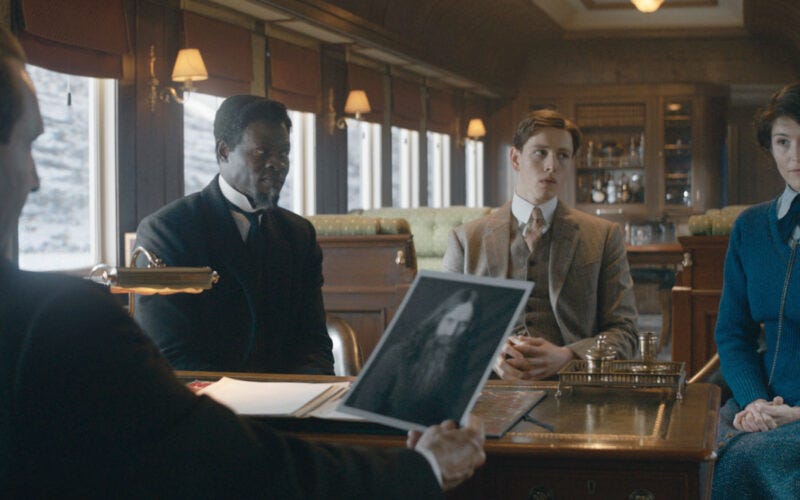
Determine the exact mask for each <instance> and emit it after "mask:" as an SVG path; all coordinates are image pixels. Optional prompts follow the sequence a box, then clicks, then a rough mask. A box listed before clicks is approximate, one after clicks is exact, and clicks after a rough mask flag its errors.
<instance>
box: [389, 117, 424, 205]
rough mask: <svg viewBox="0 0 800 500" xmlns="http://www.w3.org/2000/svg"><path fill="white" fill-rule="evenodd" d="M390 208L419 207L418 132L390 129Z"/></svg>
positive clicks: (398, 128)
mask: <svg viewBox="0 0 800 500" xmlns="http://www.w3.org/2000/svg"><path fill="white" fill-rule="evenodd" d="M392 206H393V207H402V208H411V207H418V206H419V132H417V131H416V130H409V129H405V128H400V127H392Z"/></svg>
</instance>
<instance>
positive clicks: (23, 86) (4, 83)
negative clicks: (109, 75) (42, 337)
mask: <svg viewBox="0 0 800 500" xmlns="http://www.w3.org/2000/svg"><path fill="white" fill-rule="evenodd" d="M0 96H2V98H0V257H1V256H3V255H4V254H5V255H6V256H8V255H11V252H10V248H11V247H10V243H11V241H12V238H13V235H14V234H15V232H16V229H17V222H18V220H19V214H20V213H21V212H22V207H23V205H24V204H25V199H26V198H27V196H28V193H30V192H31V191H36V190H37V189H38V188H39V177H38V176H37V175H36V164H35V163H34V161H33V155H32V153H31V149H32V147H33V141H35V140H36V138H37V137H38V136H39V135H40V134H41V133H42V117H41V115H40V114H39V103H38V102H37V100H36V94H35V90H34V88H33V82H32V81H31V79H30V76H28V73H27V72H26V71H25V53H24V52H22V48H21V47H20V46H19V43H18V42H17V40H15V39H14V36H13V35H12V34H11V33H10V32H9V31H8V30H7V29H6V28H5V27H3V26H0Z"/></svg>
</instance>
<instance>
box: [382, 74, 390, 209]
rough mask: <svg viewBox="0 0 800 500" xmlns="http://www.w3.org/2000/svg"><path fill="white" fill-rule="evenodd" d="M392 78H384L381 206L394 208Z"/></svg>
mask: <svg viewBox="0 0 800 500" xmlns="http://www.w3.org/2000/svg"><path fill="white" fill-rule="evenodd" d="M391 97H392V78H391V77H390V76H389V74H388V71H387V72H386V74H385V75H384V76H383V102H384V106H383V124H382V126H381V206H383V207H391V206H392V98H391Z"/></svg>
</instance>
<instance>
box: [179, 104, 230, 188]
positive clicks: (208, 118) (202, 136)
mask: <svg viewBox="0 0 800 500" xmlns="http://www.w3.org/2000/svg"><path fill="white" fill-rule="evenodd" d="M224 100H225V99H224V98H222V97H217V96H213V95H208V94H201V93H199V92H194V93H192V96H191V98H190V99H187V100H186V102H185V103H184V104H183V192H184V194H190V193H196V192H198V191H201V190H202V189H203V188H204V187H206V185H207V184H208V183H209V182H210V181H211V179H213V178H214V176H215V175H217V173H218V172H219V168H217V156H216V153H215V152H214V144H215V141H214V115H215V114H216V113H217V108H219V105H220V104H222V101H224Z"/></svg>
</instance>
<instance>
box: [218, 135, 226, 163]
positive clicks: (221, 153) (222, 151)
mask: <svg viewBox="0 0 800 500" xmlns="http://www.w3.org/2000/svg"><path fill="white" fill-rule="evenodd" d="M216 151H217V163H221V162H223V161H225V162H227V161H228V153H229V150H228V145H227V144H225V141H223V140H219V141H217V147H216Z"/></svg>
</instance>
